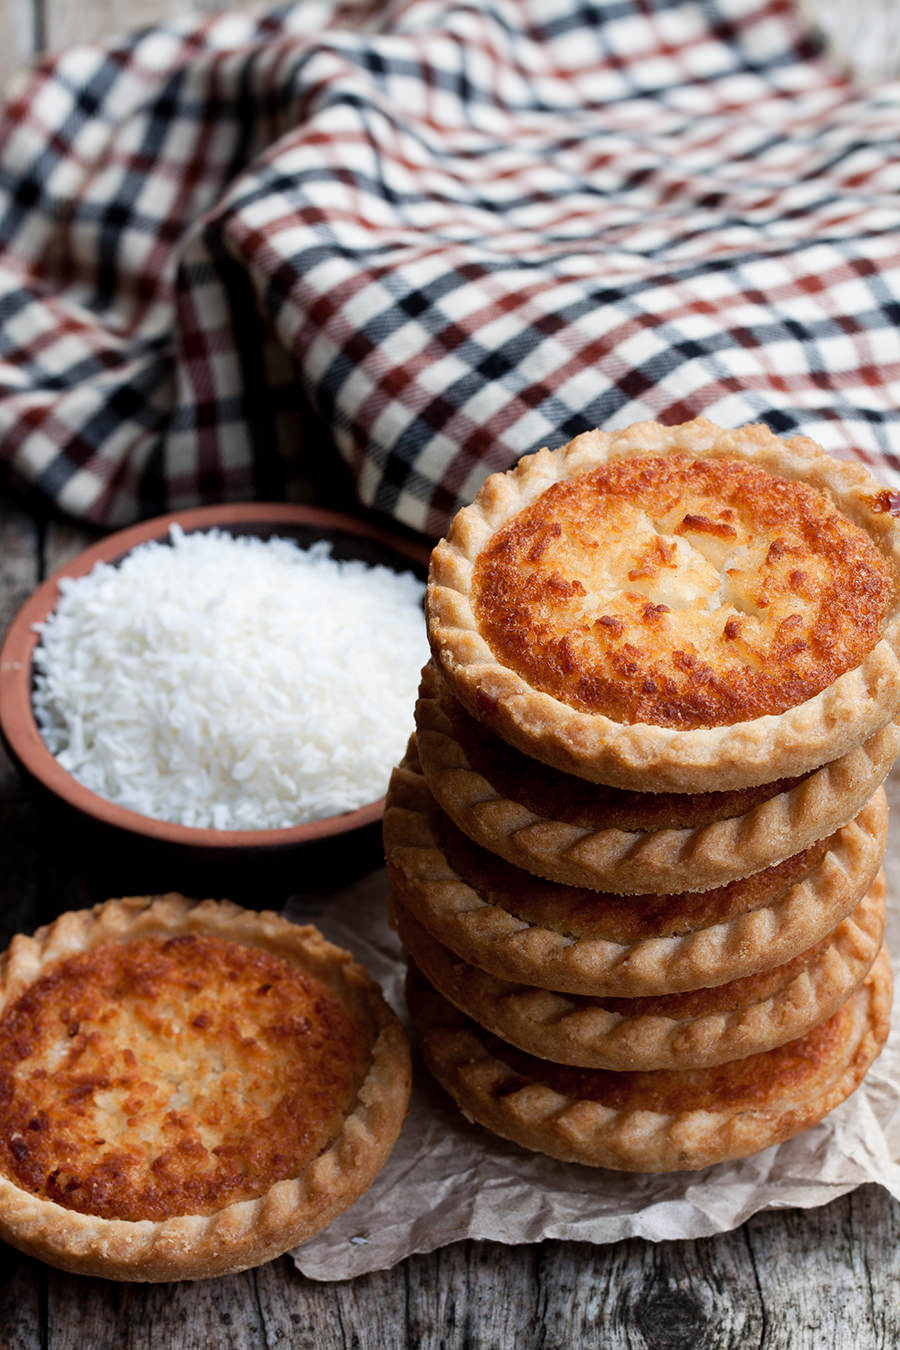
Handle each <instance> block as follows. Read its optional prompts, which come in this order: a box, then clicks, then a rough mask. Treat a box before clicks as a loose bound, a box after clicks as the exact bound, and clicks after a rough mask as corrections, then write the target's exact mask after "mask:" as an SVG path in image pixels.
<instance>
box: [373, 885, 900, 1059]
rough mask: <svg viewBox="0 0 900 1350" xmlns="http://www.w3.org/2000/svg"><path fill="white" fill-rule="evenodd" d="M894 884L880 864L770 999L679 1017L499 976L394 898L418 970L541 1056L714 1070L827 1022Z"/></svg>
mask: <svg viewBox="0 0 900 1350" xmlns="http://www.w3.org/2000/svg"><path fill="white" fill-rule="evenodd" d="M886 892H887V884H886V881H885V877H884V872H883V871H880V872H879V873H878V875H877V876H876V878H875V880H874V882H873V883H872V885H871V886H870V887H869V890H868V891H867V892H866V894H865V895H864V896H863V898H862V900H861V901H860V902H859V904H858V905H857V906H856V908H855V909H854V910H853V912H852V913H851V914H849V915H848V916H847V918H846V919H844V920H843V922H842V923H841V924H839V926H838V927H837V929H836V930H835V931H834V933H833V934H832V935H831V937H830V938H829V940H828V943H827V946H825V947H824V948H823V949H822V950H821V951H818V952H816V953H815V954H814V956H813V958H812V959H811V961H810V962H809V964H808V965H805V966H804V967H802V969H801V970H799V971H798V972H797V973H796V974H795V975H794V976H793V978H792V979H791V980H790V981H789V982H787V983H785V985H784V986H783V987H782V988H779V989H778V990H777V991H776V992H775V993H774V994H771V995H769V996H768V997H766V998H762V999H756V1000H751V1001H750V1002H748V1003H747V1004H745V1005H743V1006H739V1007H735V1008H733V1009H728V1010H727V1011H725V1012H718V1011H711V1012H708V1013H702V1014H699V1015H697V1016H694V1017H685V1018H680V1019H679V1018H676V1017H674V1016H672V1015H664V1014H662V1013H658V1012H654V1011H652V1010H648V1009H644V1010H642V1011H640V1012H638V1013H623V1012H620V1011H615V1012H614V1011H610V1010H608V1009H605V1008H603V1007H600V1006H599V1005H598V1004H593V1005H587V1006H585V1005H584V1004H583V1003H581V1004H578V1003H574V1002H573V1001H572V999H571V998H570V997H569V996H568V995H566V994H559V993H555V992H553V991H551V990H544V989H539V988H537V987H536V986H532V987H529V986H522V985H520V984H513V983H510V982H509V981H505V980H500V979H498V978H497V977H496V976H491V975H488V974H486V973H485V972H484V971H481V970H479V969H478V967H476V966H472V965H469V964H468V963H467V962H464V961H462V959H461V958H459V957H454V955H453V953H452V952H451V951H450V950H449V949H448V948H446V947H444V946H443V945H442V944H441V943H438V942H437V940H436V939H435V938H432V937H431V935H430V934H429V933H428V931H427V930H426V929H424V928H423V927H422V926H421V924H419V923H418V921H417V920H416V919H415V918H414V917H413V915H412V914H411V913H410V912H409V910H408V909H407V908H406V906H405V905H404V904H403V903H402V901H401V900H399V898H398V897H397V896H396V895H394V896H393V897H392V911H393V913H392V919H393V921H394V923H395V926H396V928H397V932H398V935H399V937H400V940H401V942H402V943H403V944H404V946H405V947H406V949H407V951H408V952H409V954H410V956H411V957H412V959H413V961H414V962H415V964H416V965H417V966H418V968H419V970H420V971H421V972H422V974H423V975H424V976H425V978H426V979H427V980H428V982H429V983H430V984H431V985H433V986H434V988H435V989H436V990H437V991H438V993H440V994H441V995H442V996H443V997H444V998H445V999H447V1001H448V1002H449V1003H452V1004H453V1005H454V1006H455V1007H456V1008H458V1009H459V1011H460V1012H462V1013H464V1014H465V1015H466V1016H467V1017H470V1018H471V1019H472V1020H473V1021H475V1022H478V1023H479V1024H480V1025H481V1026H482V1027H484V1028H485V1029H486V1030H487V1031H490V1032H492V1033H493V1034H494V1035H495V1036H499V1037H500V1038H501V1040H505V1041H509V1042H511V1044H513V1045H515V1046H518V1047H519V1048H520V1049H521V1050H525V1051H527V1052H528V1053H529V1054H532V1055H536V1056H537V1057H538V1058H540V1059H548V1060H554V1061H555V1062H556V1063H558V1064H572V1065H576V1066H579V1067H585V1068H599V1069H618V1070H637V1069H640V1070H643V1069H687V1068H705V1067H709V1066H711V1065H716V1064H724V1063H727V1062H729V1061H731V1060H736V1059H742V1058H745V1057H746V1056H748V1055H755V1054H760V1053H762V1052H763V1051H765V1050H772V1049H774V1048H775V1047H776V1046H779V1045H784V1044H785V1043H786V1042H787V1041H793V1040H797V1039H798V1038H799V1037H801V1036H804V1035H805V1034H806V1033H807V1032H808V1031H810V1030H812V1028H813V1027H815V1026H818V1024H819V1023H820V1022H824V1021H826V1020H827V1019H828V1018H829V1017H831V1016H832V1014H833V1013H835V1012H837V1010H838V1008H839V1007H840V1006H841V1005H842V1004H843V1003H845V1002H846V1001H847V999H848V998H849V997H850V996H851V994H853V993H854V992H855V990H856V989H857V988H858V987H859V985H860V984H861V983H862V981H863V980H864V979H865V978H866V976H867V975H868V973H869V970H870V969H871V967H872V964H873V962H874V961H875V958H876V957H877V955H878V952H879V951H880V949H881V946H882V942H883V939H884V928H885V896H886Z"/></svg>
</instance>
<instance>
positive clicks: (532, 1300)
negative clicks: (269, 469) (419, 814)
mask: <svg viewBox="0 0 900 1350" xmlns="http://www.w3.org/2000/svg"><path fill="white" fill-rule="evenodd" d="M93 537H94V535H93V534H90V533H89V532H87V531H85V530H82V529H81V528H79V527H78V526H74V525H71V524H67V523H65V522H61V521H54V520H49V521H44V520H43V519H40V518H35V517H34V515H33V513H32V512H31V510H30V509H29V508H28V507H26V506H25V505H24V504H22V503H16V502H15V501H13V500H11V499H9V498H5V497H3V496H2V495H0V541H2V548H0V623H2V624H3V626H5V624H6V623H7V622H8V620H9V618H10V617H11V616H12V614H13V613H14V611H15V609H16V608H17V607H18V605H19V604H20V603H21V602H22V600H23V599H24V598H25V596H26V595H27V594H28V592H29V591H30V590H31V589H32V588H33V587H34V585H36V584H37V582H38V581H39V580H40V579H41V578H42V577H43V576H45V575H46V574H47V573H48V572H50V571H52V570H53V569H54V568H55V567H57V566H59V565H60V564H61V563H62V562H64V561H65V560H66V559H67V558H69V557H71V556H72V555H73V553H75V552H77V551H78V550H79V549H80V548H82V547H84V546H85V545H86V544H87V543H88V542H90V541H91V540H92V539H93ZM0 840H2V859H3V865H2V867H0V924H2V925H4V926H5V927H6V929H7V932H9V931H10V930H12V929H14V928H19V927H23V928H30V927H33V926H34V924H35V923H37V922H38V921H39V920H40V919H42V918H46V917H49V915H50V914H52V913H54V912H58V911H59V910H60V909H63V908H73V907H77V906H79V905H83V904H87V903H90V901H91V900H93V899H96V898H99V897H97V896H95V895H93V894H92V893H91V891H90V889H89V887H88V885H87V883H86V881H85V873H84V871H83V869H82V866H81V864H80V862H79V858H78V856H77V850H76V851H75V852H74V853H73V852H64V851H62V852H61V850H60V848H59V837H58V835H57V833H56V832H55V828H54V825H53V820H52V817H51V816H49V815H48V814H47V813H46V811H44V810H41V809H38V808H37V807H36V804H35V802H34V800H33V798H32V797H31V795H30V793H29V792H28V791H27V789H26V788H25V786H24V785H23V784H22V783H21V782H20V780H19V778H18V776H17V775H16V774H15V772H14V771H13V769H12V767H11V765H10V764H9V762H8V761H7V760H6V759H5V757H3V758H2V759H0ZM0 1261H2V1264H0V1350H101V1348H102V1347H115V1348H116V1350H157V1348H158V1347H160V1346H165V1347H167V1350H207V1348H208V1347H216V1350H248V1347H251V1346H252V1347H272V1348H273V1350H274V1348H275V1347H278V1350H282V1348H283V1347H287V1346H290V1347H291V1350H524V1347H528V1350H532V1348H534V1350H579V1348H580V1347H592V1348H593V1347H603V1350H752V1348H753V1347H760V1350H824V1348H825V1347H835V1348H836V1350H844V1348H845V1347H851V1346H852V1347H853V1350H876V1347H879V1348H880V1347H890V1346H895V1345H900V1301H898V1299H897V1297H896V1289H897V1287H898V1283H900V1205H897V1204H896V1203H895V1202H894V1201H892V1200H891V1199H890V1197H889V1196H888V1195H887V1193H886V1192H884V1191H882V1190H880V1189H879V1188H878V1187H874V1186H867V1187H863V1188H861V1189H860V1190H859V1191H856V1192H854V1193H853V1194H851V1195H849V1196H845V1197H843V1198H841V1199H838V1200H835V1201H834V1202H833V1203H832V1204H830V1205H828V1206H825V1207H824V1208H821V1209H816V1210H811V1211H808V1212H803V1211H796V1210H788V1211H784V1212H776V1213H768V1214H758V1215H756V1216H755V1217H754V1218H752V1219H750V1220H749V1221H748V1222H747V1223H746V1224H744V1225H743V1227H742V1228H740V1229H738V1230H737V1231H736V1232H733V1233H726V1234H723V1235H721V1236H719V1237H715V1238H706V1239H703V1240H701V1241H697V1242H688V1241H682V1242H665V1243H660V1244H657V1245H654V1244H652V1243H648V1242H643V1241H641V1240H639V1239H632V1240H630V1241H626V1242H620V1243H616V1244H613V1245H612V1246H607V1247H592V1246H590V1245H589V1244H587V1243H574V1242H544V1243H541V1244H537V1245H532V1246H522V1247H504V1246H501V1245H500V1244H496V1243H476V1242H465V1243H457V1244H455V1245H453V1246H450V1247H446V1248H444V1249H442V1250H439V1251H437V1252H434V1253H432V1254H430V1255H427V1256H416V1257H412V1258H411V1259H410V1260H408V1261H405V1262H403V1263H402V1264H401V1265H400V1266H398V1267H396V1268H395V1269H394V1270H390V1271H381V1272H378V1273H375V1274H372V1275H368V1276H363V1277H360V1278H359V1279H356V1280H347V1281H340V1282H336V1283H334V1284H320V1283H316V1282H315V1281H313V1280H309V1279H306V1278H305V1277H304V1276H302V1275H300V1274H299V1273H298V1272H297V1270H296V1269H295V1267H294V1265H293V1263H292V1262H291V1260H290V1258H288V1257H282V1258H281V1259H279V1260H277V1261H273V1262H271V1263H269V1264H268V1265H266V1266H263V1267H261V1268H260V1269H259V1270H256V1271H248V1272H246V1273H244V1274H241V1275H234V1276H231V1277H229V1278H227V1279H221V1280H210V1281H204V1282H201V1283H199V1284H184V1285H173V1284H168V1285H136V1284H134V1285H129V1284H125V1285H121V1284H113V1283H110V1282H107V1281H104V1280H88V1279H81V1278H79V1277H77V1276H74V1275H67V1274H64V1273H62V1272H60V1271H55V1270H50V1269H49V1268H47V1267H46V1266H43V1265H41V1264H40V1263H39V1262H37V1261H34V1260H31V1259H30V1258H28V1257H25V1256H22V1255H20V1254H19V1253H18V1252H15V1251H13V1250H11V1249H9V1248H3V1247H2V1246H0Z"/></svg>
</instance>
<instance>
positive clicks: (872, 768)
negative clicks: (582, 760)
mask: <svg viewBox="0 0 900 1350" xmlns="http://www.w3.org/2000/svg"><path fill="white" fill-rule="evenodd" d="M453 702H454V700H453V699H452V698H451V697H450V696H449V695H448V694H447V692H446V689H445V688H444V687H443V683H442V681H441V679H440V676H439V675H438V673H437V671H436V670H435V669H434V667H433V666H431V665H429V666H426V668H425V670H424V671H423V672H422V683H421V688H420V692H419V699H418V702H417V704H416V743H417V746H418V754H419V760H420V762H421V766H422V771H423V772H424V775H425V778H426V780H427V782H428V786H429V788H430V790H431V793H432V795H433V796H434V798H435V800H436V801H437V802H438V804H439V805H440V806H441V808H442V809H443V810H444V811H446V813H447V815H448V816H450V818H451V819H452V820H453V821H454V822H455V823H456V824H457V825H458V826H459V828H460V829H461V830H462V831H463V832H464V833H465V834H467V835H468V836H469V837H470V838H471V839H474V840H476V842H477V843H479V844H481V845H483V846H484V847H485V848H487V849H489V850H490V851H491V852H493V853H497V854H499V855H500V856H501V857H503V858H506V859H507V861H509V862H511V863H514V864H515V865H516V866H517V867H521V868H523V869H524V870H525V871H526V872H533V873H534V874H535V875H536V876H542V877H547V878H548V879H550V880H552V881H559V882H564V883H565V884H567V885H569V886H589V887H592V888H594V889H595V890H606V891H618V892H620V893H622V894H640V893H641V892H643V891H653V890H663V889H665V890H672V889H682V890H706V889H710V888H712V887H714V886H721V885H723V884H724V883H725V882H728V881H731V880H733V879H734V878H735V877H741V876H748V875H749V874H750V873H752V872H758V871H760V870H761V869H762V868H764V867H771V866H772V864H773V863H777V862H780V861H782V859H784V858H789V857H791V856H792V855H793V854H795V853H799V852H800V851H801V850H802V849H805V848H808V847H809V845H810V844H811V843H813V842H814V841H815V840H816V839H824V838H825V837H827V836H828V835H830V834H833V833H834V831H835V830H837V829H839V828H840V827H841V826H842V825H846V824H847V822H848V821H850V820H852V819H853V818H854V816H856V815H857V814H858V813H859V811H860V810H861V809H862V807H863V806H864V805H865V803H866V802H867V801H868V800H869V798H870V797H871V796H872V794H873V793H874V792H875V790H876V788H878V787H879V785H880V784H881V783H882V782H883V781H884V779H885V777H886V776H887V774H888V773H889V772H890V768H891V765H892V764H893V762H894V760H895V758H896V756H897V752H898V750H900V726H898V725H897V723H895V722H891V723H889V724H888V725H887V726H886V727H883V728H882V729H881V730H880V731H878V732H876V733H875V735H874V736H872V737H870V739H869V740H868V741H867V742H866V743H865V744H864V745H859V746H856V747H855V748H854V749H853V750H849V751H848V752H847V753H846V754H844V755H842V756H841V758H840V759H838V760H835V761H833V762H832V763H830V764H825V765H823V766H822V768H820V769H817V770H815V771H814V772H812V773H810V774H808V775H805V776H804V777H801V778H800V779H796V780H787V782H779V783H777V784H774V785H765V786H762V787H758V788H755V789H750V790H745V791H736V792H734V793H725V792H721V793H709V794H705V795H703V796H700V797H699V799H695V798H694V796H693V795H690V794H688V795H685V794H657V793H648V792H644V793H636V792H622V791H617V790H616V789H607V788H603V787H598V786H597V785H595V784H590V783H586V782H585V781H584V780H583V779H580V778H577V777H575V776H572V775H561V774H560V773H559V771H558V770H555V769H550V768H548V767H547V766H545V765H543V764H541V763H539V762H538V761H536V760H529V759H528V758H527V757H526V756H524V755H522V754H520V753H519V752H518V751H516V750H514V749H512V748H511V747H509V746H507V745H506V744H505V743H504V742H502V741H498V739H497V738H496V737H492V738H491V742H490V743H487V742H486V743H485V745H484V752H483V754H481V755H479V754H478V753H477V752H476V753H474V754H473V741H474V738H471V737H469V736H468V735H467V734H466V732H467V729H465V728H464V723H463V722H462V719H466V720H467V721H468V722H469V723H470V724H471V725H472V726H476V725H477V724H475V723H473V722H472V719H471V718H469V716H468V714H467V713H465V712H464V710H463V709H462V708H461V707H459V705H457V709H458V711H457V712H456V716H455V717H454V712H455V711H456V710H454V709H453V708H452V706H451V707H448V703H449V704H452V703H453ZM461 729H462V735H463V738H464V739H461V737H460V734H459V733H460V730H461ZM476 734H480V735H481V736H482V738H483V739H485V737H486V733H485V732H484V731H482V730H480V729H479V730H478V731H477V732H476ZM495 747H496V753H494V750H495ZM492 759H493V761H494V763H493V764H492ZM495 765H496V766H497V767H496V768H495ZM512 793H515V796H513V795H511V794H512ZM641 799H647V800H646V802H644V801H642V800H641ZM748 800H749V801H750V805H749V806H747V805H746V802H747V801H748ZM698 803H699V804H698ZM742 803H743V804H744V805H745V809H743V810H740V809H739V810H738V811H733V808H734V806H735V805H738V807H740V804H742ZM729 812H733V813H729ZM698 816H700V817H701V818H699V819H698ZM661 820H668V821H669V822H674V823H669V824H664V825H662V826H660V827H659V828H652V825H653V824H654V823H655V822H659V821H661ZM685 820H687V821H691V822H692V823H689V824H680V823H679V822H680V821H685ZM641 822H643V823H641ZM648 826H649V828H648Z"/></svg>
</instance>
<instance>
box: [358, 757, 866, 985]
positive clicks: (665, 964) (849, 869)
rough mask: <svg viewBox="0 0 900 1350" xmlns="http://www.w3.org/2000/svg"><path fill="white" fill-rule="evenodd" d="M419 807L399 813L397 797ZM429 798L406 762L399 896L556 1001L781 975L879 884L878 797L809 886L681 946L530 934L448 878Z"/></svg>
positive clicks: (393, 837)
mask: <svg viewBox="0 0 900 1350" xmlns="http://www.w3.org/2000/svg"><path fill="white" fill-rule="evenodd" d="M401 790H402V793H403V796H404V800H406V801H407V802H416V798H417V797H418V802H416V805H415V806H414V807H413V806H409V805H407V806H403V807H401V806H397V805H396V804H395V801H396V795H397V793H398V791H401ZM427 805H428V790H427V787H426V785H425V780H424V778H423V777H422V776H421V774H419V773H416V772H415V771H414V770H413V769H412V768H410V766H409V764H408V763H407V762H406V761H404V763H403V764H401V765H399V766H398V767H397V768H396V769H395V770H394V775H393V776H392V778H391V787H390V788H389V789H388V797H387V804H386V809H385V816H384V840H385V852H386V856H387V865H388V876H389V879H390V884H391V888H392V889H393V890H394V891H396V892H397V894H398V895H399V897H400V900H401V902H403V903H405V904H406V905H407V907H408V908H409V909H410V910H411V912H412V913H413V915H414V917H415V918H416V919H417V920H418V921H419V923H421V924H422V926H423V927H424V928H426V929H427V930H428V932H429V933H431V935H432V936H433V937H435V938H436V939H437V940H438V941H439V942H441V943H443V945H444V946H445V947H449V948H450V949H451V951H453V952H455V953H456V955H457V956H460V957H462V959H463V960H464V961H468V962H469V963H470V964H471V965H473V966H478V967H480V968H481V969H482V970H484V971H487V972H488V973H489V974H491V975H496V976H498V977H499V978H500V979H505V980H510V981H516V982H521V983H524V984H533V985H537V986H538V987H540V988H550V989H554V990H557V991H559V992H564V993H571V994H588V995H594V996H597V997H601V996H602V997H622V998H637V997H643V996H650V995H656V994H669V993H679V992H682V991H685V990H688V989H702V988H704V987H706V986H712V985H718V984H726V983H728V981H729V980H734V979H740V978H741V977H743V976H745V975H753V974H756V973H758V972H759V971H761V970H767V969H771V968H772V967H774V966H778V965H782V964H784V962H785V961H789V960H790V959H791V958H792V957H794V956H797V955H799V953H800V952H803V951H806V950H807V949H808V948H809V947H812V946H813V945H814V944H815V943H816V942H819V941H821V939H822V938H823V937H826V936H827V935H828V934H829V933H831V932H833V931H834V929H835V928H836V927H837V926H838V924H839V923H841V922H842V921H843V919H845V918H846V916H847V915H848V914H849V913H850V912H851V910H853V909H854V908H855V907H856V905H857V904H858V903H859V901H860V900H861V898H862V896H863V895H864V894H865V892H866V891H867V890H868V888H869V886H870V885H871V884H872V882H873V880H874V878H875V875H876V873H877V871H878V869H879V867H880V866H881V860H882V857H883V855H884V847H885V842H886V839H887V821H888V809H887V798H886V796H885V793H884V789H883V788H879V789H878V790H877V792H876V793H875V794H874V796H873V797H872V799H871V800H870V801H869V802H868V803H867V804H866V806H865V807H864V808H863V810H862V811H861V812H860V813H859V815H858V816H857V817H856V819H855V820H853V821H850V822H849V823H848V824H847V825H845V826H843V827H842V829H841V830H840V831H839V832H838V834H837V837H836V839H835V841H834V843H833V845H832V847H831V848H830V849H829V850H828V852H827V853H826V854H825V855H824V857H823V858H821V859H820V861H819V862H818V863H817V864H816V865H815V867H813V869H812V871H811V872H809V873H808V875H807V876H806V877H804V878H803V880H802V881H800V882H797V883H796V884H795V885H794V886H792V887H791V888H790V889H789V890H788V891H787V892H786V894H785V895H784V896H783V897H782V898H780V899H779V900H777V901H775V902H773V903H772V904H770V905H767V906H763V907H761V908H759V909H755V910H752V911H750V912H749V913H746V914H741V915H736V916H734V917H733V918H731V919H729V920H727V921H726V922H724V923H720V924H715V925H712V926H710V927H709V928H702V929H697V930H695V931H694V932H689V933H686V934H682V935H680V936H677V937H663V938H645V939H643V940H641V941H639V942H636V943H630V944H622V943H616V942H611V941H606V940H601V939H586V938H573V937H571V936H568V935H566V934H565V933H563V932H559V931H554V930H552V929H550V928H547V927H539V926H537V925H532V924H528V923H526V922H525V921H524V920H522V919H520V918H518V917H517V916H516V915H515V914H513V913H511V912H510V911H508V910H506V909H502V908H501V907H500V906H499V905H496V904H493V903H491V902H490V901H488V900H486V899H485V898H484V897H483V896H481V895H480V894H479V893H478V891H477V890H475V889H474V887H472V886H470V885H469V884H468V883H467V882H466V881H464V880H463V878H462V877H461V876H460V875H459V874H458V873H457V872H456V871H455V870H454V869H453V868H452V867H451V866H450V864H449V863H448V861H447V858H446V856H445V854H444V852H443V850H442V849H441V848H440V845H439V843H438V841H437V839H436V838H435V836H434V833H433V831H432V830H431V827H430V825H429V822H428V817H427V814H426V811H427Z"/></svg>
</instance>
